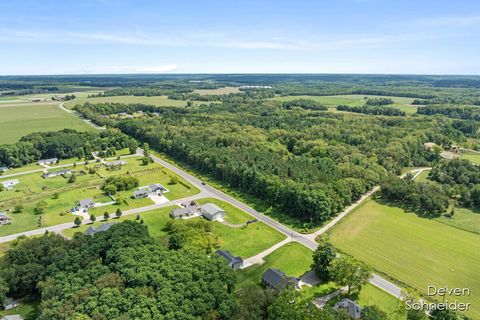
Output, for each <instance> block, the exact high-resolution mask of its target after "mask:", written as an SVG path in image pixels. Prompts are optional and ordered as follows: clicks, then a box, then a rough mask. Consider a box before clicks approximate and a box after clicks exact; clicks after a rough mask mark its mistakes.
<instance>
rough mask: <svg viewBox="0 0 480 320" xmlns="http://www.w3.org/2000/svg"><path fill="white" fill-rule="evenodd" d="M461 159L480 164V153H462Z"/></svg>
mask: <svg viewBox="0 0 480 320" xmlns="http://www.w3.org/2000/svg"><path fill="white" fill-rule="evenodd" d="M460 158H461V159H467V160H470V161H471V162H473V163H476V164H480V153H462V154H461V155H460Z"/></svg>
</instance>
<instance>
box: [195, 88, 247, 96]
mask: <svg viewBox="0 0 480 320" xmlns="http://www.w3.org/2000/svg"><path fill="white" fill-rule="evenodd" d="M194 92H195V93H198V94H200V95H202V96H203V95H215V94H230V93H240V92H241V91H240V89H239V88H238V87H224V88H218V89H197V90H194Z"/></svg>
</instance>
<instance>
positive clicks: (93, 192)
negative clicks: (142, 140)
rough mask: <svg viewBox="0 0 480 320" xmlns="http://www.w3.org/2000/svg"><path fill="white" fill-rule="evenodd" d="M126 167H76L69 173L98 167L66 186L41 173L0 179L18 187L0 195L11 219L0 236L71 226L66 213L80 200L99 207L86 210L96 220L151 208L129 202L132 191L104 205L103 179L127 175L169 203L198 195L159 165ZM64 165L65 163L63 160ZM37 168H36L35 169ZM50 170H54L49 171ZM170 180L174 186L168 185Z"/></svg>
mask: <svg viewBox="0 0 480 320" xmlns="http://www.w3.org/2000/svg"><path fill="white" fill-rule="evenodd" d="M125 160H126V161H127V164H126V165H125V166H124V167H123V168H122V169H120V170H114V171H108V170H106V169H105V168H104V167H103V166H102V165H99V164H98V163H90V164H88V165H77V166H76V167H75V168H73V167H72V169H73V170H76V171H84V172H88V168H90V167H93V166H100V168H98V169H97V170H98V171H97V173H95V174H88V173H86V174H78V175H77V179H76V181H75V182H74V183H68V182H67V179H66V178H64V177H61V176H59V177H53V178H47V179H44V178H42V177H41V172H34V173H29V174H25V175H20V176H17V177H10V178H5V177H4V178H0V181H4V180H10V179H13V178H15V179H18V180H19V181H20V183H19V184H17V185H16V186H14V187H13V189H12V190H4V191H2V192H0V211H7V210H9V216H10V218H11V219H12V223H11V224H10V225H6V226H2V227H0V236H4V235H9V234H14V233H18V232H22V231H27V230H31V229H35V228H37V227H47V226H52V225H56V224H60V223H65V222H72V221H73V220H74V216H73V215H72V214H71V213H70V210H71V209H72V208H73V207H74V206H75V204H76V202H77V201H78V200H81V199H86V198H94V201H95V202H96V203H103V204H105V205H104V206H98V207H95V208H91V209H89V210H88V214H93V215H97V216H101V215H103V213H104V212H105V211H107V212H109V213H111V214H113V213H114V212H115V211H116V209H117V208H120V209H122V210H128V209H133V208H138V207H144V206H148V205H152V204H154V202H153V201H152V200H150V199H149V198H142V199H133V198H132V197H131V196H132V193H133V191H134V190H128V191H121V192H119V193H118V194H117V195H116V197H121V198H123V200H124V201H122V203H121V204H118V205H117V204H108V203H109V202H111V201H112V200H111V199H109V198H108V197H105V195H104V194H103V191H102V190H101V189H100V187H101V185H102V183H103V179H104V178H107V177H109V176H115V175H124V174H127V173H128V174H130V175H134V176H136V177H137V178H138V179H139V185H140V186H147V185H149V184H153V183H160V184H162V185H164V186H165V187H166V188H168V189H169V190H170V192H168V193H165V196H166V197H167V199H169V200H175V199H179V198H183V197H186V196H189V195H194V194H196V193H198V189H196V188H195V187H193V186H192V185H190V184H189V183H187V182H186V181H184V180H183V179H182V178H180V177H177V176H176V175H175V174H174V173H173V172H171V171H170V170H168V169H166V168H163V167H162V166H160V165H159V164H156V163H151V164H148V165H146V166H144V165H143V164H142V163H141V158H140V157H129V158H125ZM63 161H65V160H63ZM37 167H39V166H37ZM53 170H58V168H57V169H53ZM172 177H176V178H177V180H178V182H177V183H176V184H171V179H172ZM41 201H45V203H46V207H45V210H44V212H43V213H42V214H35V207H36V206H37V204H38V203H39V202H41ZM16 205H22V206H23V209H22V211H21V212H18V213H13V208H14V207H15V206H16Z"/></svg>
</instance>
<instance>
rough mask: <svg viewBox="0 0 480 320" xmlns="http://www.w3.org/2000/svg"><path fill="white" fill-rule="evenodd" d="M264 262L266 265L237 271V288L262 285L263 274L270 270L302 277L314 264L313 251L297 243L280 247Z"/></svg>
mask: <svg viewBox="0 0 480 320" xmlns="http://www.w3.org/2000/svg"><path fill="white" fill-rule="evenodd" d="M264 260H265V263H263V264H261V265H258V264H256V265H253V266H250V267H248V268H246V269H242V270H239V271H237V279H238V281H237V288H242V287H246V286H249V285H257V284H258V285H260V284H261V283H262V275H263V273H264V272H265V271H266V270H267V269H269V268H275V269H280V270H282V271H283V272H285V274H287V275H289V276H293V277H300V276H301V275H303V274H304V273H306V272H308V271H309V270H310V266H311V264H312V262H313V260H312V251H311V250H310V249H308V248H306V247H304V246H303V245H301V244H299V243H296V242H293V243H290V244H286V245H284V246H283V247H280V248H279V249H277V250H275V251H274V252H272V253H271V254H269V255H268V256H266V257H265V258H264Z"/></svg>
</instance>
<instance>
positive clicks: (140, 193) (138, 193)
mask: <svg viewBox="0 0 480 320" xmlns="http://www.w3.org/2000/svg"><path fill="white" fill-rule="evenodd" d="M149 195H150V192H149V190H148V189H138V190H135V191H134V192H133V197H134V198H135V199H141V198H146V197H148V196H149Z"/></svg>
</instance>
